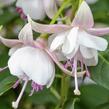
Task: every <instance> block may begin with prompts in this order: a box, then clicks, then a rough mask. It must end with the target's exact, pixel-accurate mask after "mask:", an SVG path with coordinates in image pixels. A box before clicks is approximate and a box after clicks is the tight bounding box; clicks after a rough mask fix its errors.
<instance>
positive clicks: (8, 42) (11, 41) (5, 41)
mask: <svg viewBox="0 0 109 109" xmlns="http://www.w3.org/2000/svg"><path fill="white" fill-rule="evenodd" d="M0 42H1V43H3V44H4V45H5V46H7V47H14V46H16V45H18V44H23V42H22V41H20V40H17V39H5V38H3V37H1V36H0Z"/></svg>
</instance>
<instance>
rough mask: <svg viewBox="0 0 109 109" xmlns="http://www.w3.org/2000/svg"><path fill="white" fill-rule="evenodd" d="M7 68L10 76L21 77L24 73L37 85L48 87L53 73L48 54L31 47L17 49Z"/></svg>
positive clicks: (51, 62) (52, 64)
mask: <svg viewBox="0 0 109 109" xmlns="http://www.w3.org/2000/svg"><path fill="white" fill-rule="evenodd" d="M8 66H9V69H10V72H11V74H12V75H15V76H18V77H21V76H22V75H24V73H25V74H26V75H27V76H28V77H29V78H30V79H31V80H33V81H34V82H36V83H37V84H39V85H48V83H49V82H50V81H52V79H53V77H52V76H53V75H54V73H55V67H54V63H53V61H52V60H51V58H50V57H49V56H48V54H47V53H45V52H44V51H42V50H40V49H38V48H33V47H23V48H20V49H18V50H17V51H16V52H15V53H14V54H13V55H12V56H11V57H10V59H9V61H8Z"/></svg>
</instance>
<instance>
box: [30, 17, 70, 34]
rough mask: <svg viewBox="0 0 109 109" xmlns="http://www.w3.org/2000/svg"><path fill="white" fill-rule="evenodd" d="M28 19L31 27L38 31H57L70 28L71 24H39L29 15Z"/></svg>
mask: <svg viewBox="0 0 109 109" xmlns="http://www.w3.org/2000/svg"><path fill="white" fill-rule="evenodd" d="M28 21H29V22H30V23H31V26H32V29H33V30H34V31H36V32H39V33H59V32H62V31H66V30H68V29H70V28H72V26H69V25H64V24H53V25H46V24H40V23H37V22H34V21H33V20H32V19H31V18H30V17H29V16H28Z"/></svg>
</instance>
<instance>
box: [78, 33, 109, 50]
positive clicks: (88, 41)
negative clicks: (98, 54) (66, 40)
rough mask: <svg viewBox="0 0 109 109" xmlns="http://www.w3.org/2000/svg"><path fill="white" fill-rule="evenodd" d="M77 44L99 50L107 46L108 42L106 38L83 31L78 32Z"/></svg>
mask: <svg viewBox="0 0 109 109" xmlns="http://www.w3.org/2000/svg"><path fill="white" fill-rule="evenodd" d="M78 36H79V38H78V41H79V44H80V45H83V46H85V47H88V48H93V49H96V50H99V51H105V50H106V49H107V46H108V42H107V40H106V39H104V38H102V37H97V36H94V35H91V34H88V33H87V32H85V31H80V32H79V35H78Z"/></svg>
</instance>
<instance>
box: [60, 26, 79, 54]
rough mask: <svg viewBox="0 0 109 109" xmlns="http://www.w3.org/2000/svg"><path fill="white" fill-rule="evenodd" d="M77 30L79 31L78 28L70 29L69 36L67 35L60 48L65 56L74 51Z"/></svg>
mask: <svg viewBox="0 0 109 109" xmlns="http://www.w3.org/2000/svg"><path fill="white" fill-rule="evenodd" d="M78 29H79V28H78V27H74V28H72V29H71V30H70V32H69V34H68V35H67V37H66V39H65V41H64V44H63V46H62V52H63V53H64V54H65V55H66V54H70V53H72V51H73V50H74V49H75V47H76V44H77V38H78Z"/></svg>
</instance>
